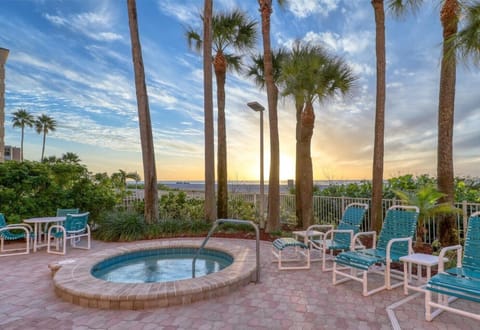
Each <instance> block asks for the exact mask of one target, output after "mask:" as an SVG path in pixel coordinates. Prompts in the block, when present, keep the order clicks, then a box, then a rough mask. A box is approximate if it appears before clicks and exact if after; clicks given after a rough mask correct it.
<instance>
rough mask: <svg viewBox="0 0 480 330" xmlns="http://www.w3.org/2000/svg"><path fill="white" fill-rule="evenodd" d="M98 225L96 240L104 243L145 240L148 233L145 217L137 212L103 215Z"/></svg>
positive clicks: (114, 212) (115, 212)
mask: <svg viewBox="0 0 480 330" xmlns="http://www.w3.org/2000/svg"><path fill="white" fill-rule="evenodd" d="M97 224H98V228H97V230H96V231H95V238H97V239H100V240H104V241H135V240H139V239H143V238H144V237H145V234H146V232H147V231H146V229H147V228H146V225H145V220H144V218H143V216H142V215H140V214H138V213H135V212H128V211H113V212H108V213H103V214H102V215H101V216H100V217H99V218H98V221H97Z"/></svg>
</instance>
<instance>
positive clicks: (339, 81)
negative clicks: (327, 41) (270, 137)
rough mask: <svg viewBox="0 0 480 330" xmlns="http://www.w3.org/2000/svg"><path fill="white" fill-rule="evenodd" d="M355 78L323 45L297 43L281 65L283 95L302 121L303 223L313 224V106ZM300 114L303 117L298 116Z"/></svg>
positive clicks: (346, 89)
mask: <svg viewBox="0 0 480 330" xmlns="http://www.w3.org/2000/svg"><path fill="white" fill-rule="evenodd" d="M355 79H356V78H355V77H354V75H353V73H352V70H351V69H350V68H349V67H348V65H347V64H346V63H345V62H344V61H343V60H342V59H340V58H338V57H334V56H332V55H330V54H328V53H327V52H326V51H325V50H324V49H323V48H322V47H320V46H312V45H311V44H309V43H302V42H299V41H297V42H295V44H294V46H293V49H292V52H291V54H290V56H289V57H288V58H287V59H286V60H285V61H284V62H283V63H282V72H281V77H280V81H281V83H282V87H283V90H282V95H284V96H292V97H293V98H294V100H295V107H296V109H297V111H296V112H297V119H298V118H299V119H300V125H299V126H300V134H298V135H297V150H296V152H297V153H299V154H300V156H299V157H298V158H297V159H299V161H300V168H301V170H300V171H301V176H300V181H299V182H297V189H296V192H297V193H298V194H300V200H301V202H300V206H301V208H300V212H301V218H300V219H299V222H300V224H301V225H302V226H303V227H308V226H309V225H311V224H313V167H312V158H311V140H312V136H313V129H314V125H315V113H314V109H313V104H314V103H315V102H316V101H319V102H323V101H325V100H327V99H328V98H331V97H333V96H335V95H337V94H341V95H345V94H347V93H348V92H349V91H350V89H351V88H352V86H353V83H354V81H355ZM298 112H300V116H299V115H298Z"/></svg>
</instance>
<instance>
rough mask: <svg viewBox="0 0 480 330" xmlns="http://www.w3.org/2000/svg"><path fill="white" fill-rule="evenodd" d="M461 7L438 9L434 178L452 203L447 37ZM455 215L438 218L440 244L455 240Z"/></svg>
mask: <svg viewBox="0 0 480 330" xmlns="http://www.w3.org/2000/svg"><path fill="white" fill-rule="evenodd" d="M459 10H460V7H459V3H458V1H457V0H446V1H445V2H444V3H443V7H442V9H441V12H440V21H441V23H442V28H443V54H442V64H441V69H440V91H439V104H438V146H437V178H438V190H439V191H440V192H442V193H444V194H445V197H444V198H443V199H442V200H441V202H448V203H451V204H452V205H453V202H454V170H453V123H454V110H455V83H456V60H455V56H452V55H451V54H452V51H453V50H452V49H451V48H450V47H452V45H451V43H448V42H447V40H448V39H449V38H451V37H452V36H454V35H455V34H456V33H457V28H458V13H459ZM454 228H455V218H454V216H445V217H443V219H441V220H440V226H439V236H440V243H441V244H442V246H447V245H453V244H456V242H457V236H456V235H455V231H454Z"/></svg>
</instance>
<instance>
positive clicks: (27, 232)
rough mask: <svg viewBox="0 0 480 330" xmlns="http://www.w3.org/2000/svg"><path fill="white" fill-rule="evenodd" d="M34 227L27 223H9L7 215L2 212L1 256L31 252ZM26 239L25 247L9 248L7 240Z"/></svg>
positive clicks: (0, 232) (0, 223)
mask: <svg viewBox="0 0 480 330" xmlns="http://www.w3.org/2000/svg"><path fill="white" fill-rule="evenodd" d="M32 232H33V231H32V227H30V226H29V225H28V224H26V223H16V224H11V225H7V221H6V220H5V216H4V215H3V214H2V213H0V257H6V256H14V255H20V254H29V253H30V241H31V240H32ZM18 239H25V248H24V249H19V248H14V249H7V248H5V241H13V240H18Z"/></svg>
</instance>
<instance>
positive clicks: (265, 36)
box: [258, 0, 286, 233]
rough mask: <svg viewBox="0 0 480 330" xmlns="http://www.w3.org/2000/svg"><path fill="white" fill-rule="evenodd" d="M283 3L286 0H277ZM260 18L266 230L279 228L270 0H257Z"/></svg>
mask: <svg viewBox="0 0 480 330" xmlns="http://www.w3.org/2000/svg"><path fill="white" fill-rule="evenodd" d="M277 2H278V4H279V5H280V6H281V5H283V4H284V3H285V2H286V0H277ZM258 5H259V7H260V15H261V18H262V41H263V67H264V74H265V86H266V88H267V100H268V121H269V127H270V175H269V179H268V216H267V228H266V232H267V233H270V232H272V231H277V230H279V229H280V138H279V136H278V114H277V103H278V88H277V86H276V85H275V81H274V77H273V60H272V45H271V41H270V16H271V15H272V12H273V7H272V0H258Z"/></svg>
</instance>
